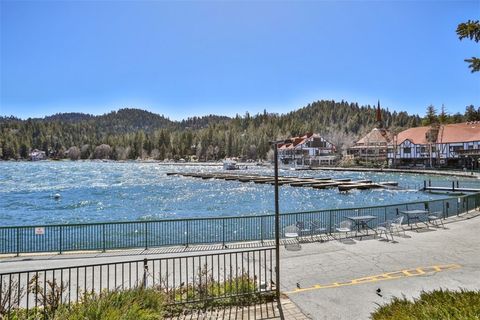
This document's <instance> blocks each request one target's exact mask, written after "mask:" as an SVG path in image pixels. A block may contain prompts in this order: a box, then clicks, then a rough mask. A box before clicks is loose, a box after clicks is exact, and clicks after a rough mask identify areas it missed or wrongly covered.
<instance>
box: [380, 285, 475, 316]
mask: <svg viewBox="0 0 480 320" xmlns="http://www.w3.org/2000/svg"><path fill="white" fill-rule="evenodd" d="M371 318H372V319H373V320H432V319H435V320H441V319H448V320H474V319H475V320H479V319H480V291H467V290H460V291H450V290H435V291H432V292H422V293H421V294H420V297H419V298H418V299H414V300H413V301H411V300H408V299H406V298H405V297H402V298H393V299H392V301H390V303H388V304H385V305H382V306H379V308H378V309H377V310H376V311H375V312H374V313H372V316H371Z"/></svg>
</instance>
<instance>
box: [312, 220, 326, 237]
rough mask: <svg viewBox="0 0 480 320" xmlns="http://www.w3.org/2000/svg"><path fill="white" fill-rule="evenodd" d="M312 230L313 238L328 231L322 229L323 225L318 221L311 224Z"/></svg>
mask: <svg viewBox="0 0 480 320" xmlns="http://www.w3.org/2000/svg"><path fill="white" fill-rule="evenodd" d="M310 229H311V234H312V238H313V236H314V235H319V234H321V233H325V232H326V231H327V228H324V227H322V223H321V222H320V221H318V220H314V221H312V222H310Z"/></svg>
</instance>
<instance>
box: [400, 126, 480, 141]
mask: <svg viewBox="0 0 480 320" xmlns="http://www.w3.org/2000/svg"><path fill="white" fill-rule="evenodd" d="M430 129H431V127H429V126H428V127H417V128H410V129H407V130H405V131H402V132H400V133H399V134H398V135H397V144H401V143H402V142H404V141H405V140H410V141H411V142H413V143H414V144H428V141H427V133H428V131H429V130H430ZM473 141H480V121H475V122H464V123H455V124H446V125H441V126H440V130H439V133H438V137H437V143H456V142H473Z"/></svg>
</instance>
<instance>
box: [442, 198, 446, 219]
mask: <svg viewBox="0 0 480 320" xmlns="http://www.w3.org/2000/svg"><path fill="white" fill-rule="evenodd" d="M442 216H443V220H445V219H446V218H447V212H445V200H442Z"/></svg>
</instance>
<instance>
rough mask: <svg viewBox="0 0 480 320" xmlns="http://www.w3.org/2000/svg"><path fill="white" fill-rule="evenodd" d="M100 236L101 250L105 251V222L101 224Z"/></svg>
mask: <svg viewBox="0 0 480 320" xmlns="http://www.w3.org/2000/svg"><path fill="white" fill-rule="evenodd" d="M102 238H103V245H102V247H103V252H105V251H106V250H105V246H106V243H105V223H104V224H102Z"/></svg>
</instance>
